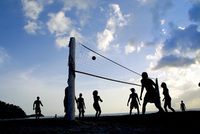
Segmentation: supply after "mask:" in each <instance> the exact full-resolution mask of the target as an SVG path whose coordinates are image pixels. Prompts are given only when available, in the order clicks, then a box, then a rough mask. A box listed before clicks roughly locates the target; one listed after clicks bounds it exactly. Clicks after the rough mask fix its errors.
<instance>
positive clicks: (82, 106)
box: [76, 93, 86, 118]
mask: <svg viewBox="0 0 200 134" xmlns="http://www.w3.org/2000/svg"><path fill="white" fill-rule="evenodd" d="M76 103H77V105H78V110H79V118H80V117H81V115H82V117H84V113H85V110H84V109H86V107H85V102H84V99H83V98H82V93H80V94H79V98H78V99H76Z"/></svg>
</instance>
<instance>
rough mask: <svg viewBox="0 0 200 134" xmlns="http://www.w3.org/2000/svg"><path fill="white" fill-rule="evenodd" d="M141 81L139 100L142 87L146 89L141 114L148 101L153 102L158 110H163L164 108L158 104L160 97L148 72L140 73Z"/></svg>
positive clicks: (144, 110) (143, 112)
mask: <svg viewBox="0 0 200 134" xmlns="http://www.w3.org/2000/svg"><path fill="white" fill-rule="evenodd" d="M141 83H142V88H141V94H140V100H142V93H143V91H144V88H145V89H146V91H147V92H146V94H145V97H144V101H143V106H142V114H145V112H146V105H147V103H148V102H150V103H154V104H155V106H156V108H158V109H159V112H164V110H163V109H162V107H161V106H160V104H159V101H160V98H159V95H158V92H157V90H156V89H155V87H156V84H155V83H154V82H153V81H152V80H151V79H149V78H148V74H147V73H146V72H143V73H142V80H141Z"/></svg>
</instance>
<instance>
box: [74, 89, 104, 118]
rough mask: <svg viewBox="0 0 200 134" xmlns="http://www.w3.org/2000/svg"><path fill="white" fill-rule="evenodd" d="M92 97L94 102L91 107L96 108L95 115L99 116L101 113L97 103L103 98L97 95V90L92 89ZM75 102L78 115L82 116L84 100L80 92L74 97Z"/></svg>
mask: <svg viewBox="0 0 200 134" xmlns="http://www.w3.org/2000/svg"><path fill="white" fill-rule="evenodd" d="M93 98H94V103H93V107H94V109H95V110H96V114H95V116H96V117H99V116H100V115H101V107H100V105H99V101H100V102H103V100H102V99H101V98H100V96H98V91H97V90H94V91H93ZM75 100H76V103H77V108H78V110H79V117H81V116H82V117H84V113H85V110H84V109H85V108H86V107H85V102H84V99H83V98H82V93H80V94H79V98H78V99H76V98H75Z"/></svg>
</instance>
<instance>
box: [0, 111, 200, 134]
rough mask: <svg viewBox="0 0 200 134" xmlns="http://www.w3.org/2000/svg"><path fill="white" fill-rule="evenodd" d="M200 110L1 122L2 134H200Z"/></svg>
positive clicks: (0, 131)
mask: <svg viewBox="0 0 200 134" xmlns="http://www.w3.org/2000/svg"><path fill="white" fill-rule="evenodd" d="M199 121H200V111H188V112H176V113H164V114H159V113H155V114H146V115H132V116H129V115H125V116H105V117H100V118H95V117H86V118H81V119H79V118H76V120H75V121H71V122H68V121H66V120H64V119H63V118H57V119H39V120H36V119H24V120H7V121H0V133H1V134H4V133H5V134H15V133H16V134H18V133H20V134H35V133H39V134H54V133H55V134H65V133H66V134H70V133H72V134H79V133H81V134H88V133H89V134H95V133H97V134H99V133H105V134H106V133H107V134H118V133H121V134H122V133H123V134H128V133H132V134H161V133H164V134H195V133H199V128H200V127H199Z"/></svg>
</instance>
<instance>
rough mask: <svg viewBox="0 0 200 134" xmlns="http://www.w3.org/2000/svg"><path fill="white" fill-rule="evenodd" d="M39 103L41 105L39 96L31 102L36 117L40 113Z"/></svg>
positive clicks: (37, 117)
mask: <svg viewBox="0 0 200 134" xmlns="http://www.w3.org/2000/svg"><path fill="white" fill-rule="evenodd" d="M40 105H41V106H43V104H42V102H41V101H40V97H39V96H38V97H37V100H35V102H34V103H33V110H35V114H36V119H39V117H40V115H41V109H40Z"/></svg>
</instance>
